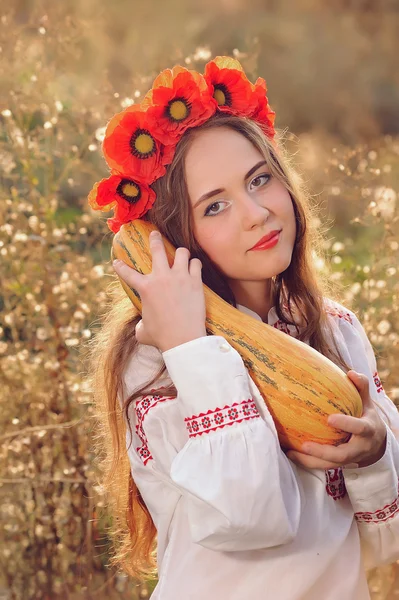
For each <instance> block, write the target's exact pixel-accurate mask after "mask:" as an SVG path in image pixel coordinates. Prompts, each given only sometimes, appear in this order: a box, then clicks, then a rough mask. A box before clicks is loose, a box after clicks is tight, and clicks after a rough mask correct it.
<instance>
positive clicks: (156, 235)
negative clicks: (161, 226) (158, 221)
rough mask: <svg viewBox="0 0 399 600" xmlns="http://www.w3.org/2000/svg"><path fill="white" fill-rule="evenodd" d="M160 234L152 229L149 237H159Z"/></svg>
mask: <svg viewBox="0 0 399 600" xmlns="http://www.w3.org/2000/svg"><path fill="white" fill-rule="evenodd" d="M160 235H161V234H160V233H159V231H157V230H156V229H154V230H153V231H151V233H150V236H152V237H159V236H160Z"/></svg>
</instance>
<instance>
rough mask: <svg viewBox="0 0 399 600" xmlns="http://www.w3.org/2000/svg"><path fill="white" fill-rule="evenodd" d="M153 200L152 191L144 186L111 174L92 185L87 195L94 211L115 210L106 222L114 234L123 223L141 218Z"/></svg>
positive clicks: (153, 194) (153, 193)
mask: <svg viewBox="0 0 399 600" xmlns="http://www.w3.org/2000/svg"><path fill="white" fill-rule="evenodd" d="M155 198H156V195H155V192H154V190H152V189H151V188H150V187H149V186H147V185H146V184H144V183H139V182H137V181H133V180H132V179H129V178H127V177H124V176H123V175H119V174H112V175H111V176H110V177H108V178H107V179H102V181H100V182H99V183H96V184H95V185H94V187H93V189H92V191H91V192H90V194H89V204H90V206H91V207H92V208H93V209H94V210H101V211H108V210H111V208H114V209H115V214H114V218H113V219H108V221H107V222H108V225H109V227H110V229H112V231H114V232H115V233H116V231H119V229H120V227H121V225H122V224H123V223H129V222H130V221H133V220H134V219H139V218H140V217H142V216H143V215H144V214H145V213H146V212H147V211H148V210H149V209H150V208H151V207H152V205H153V204H154V202H155Z"/></svg>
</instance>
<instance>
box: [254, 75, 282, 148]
mask: <svg viewBox="0 0 399 600" xmlns="http://www.w3.org/2000/svg"><path fill="white" fill-rule="evenodd" d="M254 94H255V96H256V98H257V106H256V108H255V110H254V112H253V114H251V115H248V116H249V117H250V118H251V119H253V120H254V121H256V122H257V123H259V125H260V126H261V127H262V129H263V131H264V132H265V133H266V135H267V136H268V137H270V138H273V137H274V136H275V134H276V131H275V129H274V120H275V118H276V113H275V112H274V111H273V110H272V109H271V108H270V105H269V102H268V99H267V87H266V81H265V80H264V79H262V78H261V77H259V78H258V79H257V80H256V82H255V89H254Z"/></svg>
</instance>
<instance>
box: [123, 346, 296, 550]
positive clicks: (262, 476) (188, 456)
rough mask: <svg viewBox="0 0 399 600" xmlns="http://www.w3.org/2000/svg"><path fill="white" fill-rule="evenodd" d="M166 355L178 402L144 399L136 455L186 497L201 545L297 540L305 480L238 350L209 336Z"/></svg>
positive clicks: (249, 546) (242, 546) (138, 410)
mask: <svg viewBox="0 0 399 600" xmlns="http://www.w3.org/2000/svg"><path fill="white" fill-rule="evenodd" d="M164 358H165V363H166V366H167V369H168V372H169V375H170V377H171V378H172V381H173V383H174V385H175V387H176V389H177V392H178V394H177V398H167V397H162V396H157V395H153V396H148V397H145V398H142V399H141V400H139V401H138V402H137V403H136V407H135V415H134V419H135V435H134V440H135V453H136V457H137V456H139V457H140V462H141V465H142V468H145V469H149V470H150V471H151V472H152V474H153V476H155V477H156V478H158V479H160V480H162V481H164V482H166V483H167V484H168V485H169V486H170V487H171V488H172V489H174V490H175V492H179V493H180V494H181V496H182V497H183V498H184V503H185V506H186V512H187V516H188V524H189V528H190V532H191V537H192V539H193V541H194V542H195V543H198V544H200V545H202V546H205V547H207V548H210V549H213V550H223V551H239V550H254V549H259V548H268V547H273V546H277V545H281V544H285V543H288V542H290V541H292V539H293V538H294V537H295V535H296V532H297V529H298V527H299V520H300V514H301V499H300V491H299V486H298V483H297V479H296V476H295V473H294V470H293V468H292V464H291V463H290V461H289V460H288V459H287V457H286V456H285V454H284V453H283V452H282V451H281V449H280V445H279V442H278V438H277V435H276V431H275V428H274V424H273V422H272V419H271V417H270V416H269V415H266V416H265V414H264V409H262V411H261V410H260V406H259V403H258V402H259V399H257V398H256V399H255V398H254V393H256V391H257V389H256V390H254V388H253V382H251V381H250V380H249V377H248V374H247V371H246V368H245V366H244V364H243V362H242V359H241V357H240V356H239V354H238V353H237V352H236V351H235V350H234V349H233V348H232V347H231V346H230V345H229V344H228V343H227V342H226V341H225V340H224V339H223V338H220V337H217V336H208V337H206V338H200V339H199V340H193V341H192V342H188V343H186V344H182V345H181V346H178V347H177V348H173V349H172V350H168V351H167V352H165V353H164ZM268 515H273V519H270V518H268Z"/></svg>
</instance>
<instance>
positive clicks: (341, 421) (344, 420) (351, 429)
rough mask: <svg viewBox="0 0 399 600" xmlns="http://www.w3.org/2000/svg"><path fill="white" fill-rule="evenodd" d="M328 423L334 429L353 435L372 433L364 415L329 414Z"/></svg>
mask: <svg viewBox="0 0 399 600" xmlns="http://www.w3.org/2000/svg"><path fill="white" fill-rule="evenodd" d="M328 424H329V425H331V427H334V429H340V430H341V431H346V432H347V433H352V434H353V435H361V436H365V437H367V436H369V435H372V433H373V428H372V426H371V424H370V422H369V421H368V420H367V419H366V418H365V417H360V418H357V417H350V416H349V415H341V414H337V415H330V416H329V417H328Z"/></svg>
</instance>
